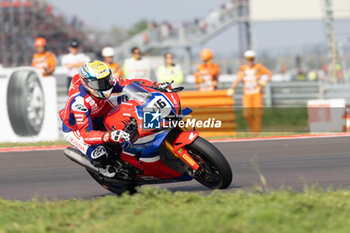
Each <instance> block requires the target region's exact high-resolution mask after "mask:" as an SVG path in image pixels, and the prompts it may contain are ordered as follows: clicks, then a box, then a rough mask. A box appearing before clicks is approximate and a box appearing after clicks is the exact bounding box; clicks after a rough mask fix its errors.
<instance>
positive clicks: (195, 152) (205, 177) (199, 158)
mask: <svg viewBox="0 0 350 233" xmlns="http://www.w3.org/2000/svg"><path fill="white" fill-rule="evenodd" d="M186 149H187V150H188V152H189V154H190V155H191V157H192V158H193V159H194V160H195V161H196V162H197V163H198V165H199V166H200V167H199V168H198V170H197V171H196V173H195V175H194V179H195V180H197V181H198V182H199V183H201V184H203V185H204V186H206V187H208V188H210V189H225V188H227V187H228V186H230V184H231V183H232V170H231V167H230V164H229V163H228V161H227V160H226V158H225V157H224V155H223V154H222V153H221V152H220V151H219V150H218V149H217V148H216V147H215V146H214V145H213V144H211V143H210V142H208V141H207V140H205V139H203V138H201V137H198V138H197V139H196V140H195V141H194V142H193V143H192V144H190V145H187V146H186Z"/></svg>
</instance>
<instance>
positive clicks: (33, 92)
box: [7, 70, 45, 136]
mask: <svg viewBox="0 0 350 233" xmlns="http://www.w3.org/2000/svg"><path fill="white" fill-rule="evenodd" d="M7 112H8V117H9V119H10V123H11V126H12V128H13V130H14V132H15V133H16V134H17V135H19V136H35V135H38V134H39V132H40V130H41V127H42V124H43V121H44V114H45V100H44V91H43V88H42V85H41V82H40V77H39V75H38V74H37V73H36V72H34V71H32V70H19V71H14V72H13V73H12V75H11V76H10V78H9V83H8V87H7Z"/></svg>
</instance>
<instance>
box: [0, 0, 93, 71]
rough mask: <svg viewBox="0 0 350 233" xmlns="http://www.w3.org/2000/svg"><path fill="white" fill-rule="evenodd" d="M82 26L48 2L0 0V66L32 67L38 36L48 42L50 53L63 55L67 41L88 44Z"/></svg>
mask: <svg viewBox="0 0 350 233" xmlns="http://www.w3.org/2000/svg"><path fill="white" fill-rule="evenodd" d="M82 24H83V23H82V21H80V20H79V19H77V18H76V17H74V18H73V19H71V20H70V22H69V21H68V20H67V19H66V18H65V17H64V16H63V14H60V13H57V12H56V10H55V8H54V7H53V6H52V5H50V4H47V3H45V1H39V0H0V64H2V65H3V66H19V65H28V64H30V61H31V56H32V52H33V41H34V39H35V38H36V37H38V36H42V37H45V38H46V39H47V40H48V49H49V50H52V51H53V52H54V53H55V54H62V53H63V52H65V51H66V47H67V41H68V40H70V39H72V38H77V39H80V40H81V41H85V38H86V34H85V33H84V31H83V30H82ZM86 49H89V48H86Z"/></svg>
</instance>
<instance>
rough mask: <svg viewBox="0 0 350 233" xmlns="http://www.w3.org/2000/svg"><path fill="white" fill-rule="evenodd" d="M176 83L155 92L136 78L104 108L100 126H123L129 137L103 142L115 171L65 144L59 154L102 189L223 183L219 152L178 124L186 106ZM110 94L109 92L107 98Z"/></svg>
mask: <svg viewBox="0 0 350 233" xmlns="http://www.w3.org/2000/svg"><path fill="white" fill-rule="evenodd" d="M181 90H183V88H182V87H178V88H173V89H172V90H171V91H169V92H161V91H159V90H158V89H156V88H153V87H147V86H145V85H142V84H141V83H140V82H132V83H131V84H129V85H126V86H125V87H124V88H123V93H122V95H123V96H124V97H126V100H127V101H125V102H123V103H121V104H120V105H116V107H115V108H114V109H113V110H112V111H110V112H109V113H108V115H107V116H106V117H105V119H104V126H105V128H106V130H116V129H123V130H124V131H126V132H128V133H129V134H130V135H131V143H130V144H129V145H128V146H127V148H124V149H122V146H121V145H120V144H110V143H108V144H105V147H106V149H107V153H108V154H109V155H114V157H115V158H116V164H115V166H116V169H117V175H116V176H115V177H113V178H107V177H105V176H103V175H102V174H100V172H99V170H98V168H96V167H94V166H93V165H92V164H91V163H90V161H89V160H88V159H87V157H86V156H85V155H83V154H82V153H81V152H79V151H78V150H77V149H75V148H71V147H68V148H66V149H65V151H64V154H65V155H66V156H67V157H68V158H69V159H71V160H72V161H74V162H76V163H78V164H80V165H82V166H83V167H85V168H86V170H87V172H88V173H89V174H90V175H91V176H92V177H93V178H94V179H95V181H97V182H98V183H99V184H100V185H101V186H103V187H104V188H105V189H107V190H109V191H111V192H113V193H116V194H121V193H123V192H125V191H129V192H130V193H134V192H136V190H137V189H136V188H137V187H138V186H141V185H145V184H159V183H170V182H181V181H190V180H192V179H195V180H196V181H198V182H199V183H201V184H202V185H204V186H206V187H208V188H210V189H225V188H227V187H228V186H229V185H230V184H231V182H232V170H231V167H230V165H229V163H228V162H227V160H226V159H225V157H224V156H223V154H222V153H221V152H220V151H219V150H218V149H217V148H216V147H215V146H214V145H213V144H211V143H210V142H208V141H207V140H205V139H203V138H201V137H200V136H199V133H198V132H196V131H194V130H188V129H186V128H185V127H184V124H183V123H182V124H181V121H183V119H184V117H185V116H187V115H189V114H190V113H191V112H192V110H191V109H189V108H185V109H182V108H181V103H180V98H179V95H178V92H179V91H181ZM112 99H113V98H112Z"/></svg>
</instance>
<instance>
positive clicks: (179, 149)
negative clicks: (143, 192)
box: [165, 132, 199, 171]
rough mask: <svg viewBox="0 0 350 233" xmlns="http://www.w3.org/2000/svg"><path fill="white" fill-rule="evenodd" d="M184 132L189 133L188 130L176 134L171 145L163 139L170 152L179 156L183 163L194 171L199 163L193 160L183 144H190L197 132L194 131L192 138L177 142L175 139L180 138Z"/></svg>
mask: <svg viewBox="0 0 350 233" xmlns="http://www.w3.org/2000/svg"><path fill="white" fill-rule="evenodd" d="M186 133H190V132H183V133H181V134H180V135H179V136H178V138H177V139H176V140H175V141H174V145H175V146H173V145H171V144H170V143H169V142H168V141H167V140H165V146H166V148H167V149H168V150H169V151H170V152H171V153H173V154H174V156H175V157H177V158H180V159H181V160H182V161H183V162H184V163H186V164H187V165H188V166H190V167H191V168H192V169H193V170H195V171H196V170H197V169H198V168H199V165H198V163H197V162H196V161H194V159H193V158H192V157H191V155H190V154H189V153H188V151H187V149H186V148H185V146H186V145H188V144H191V143H192V142H193V141H194V140H195V139H196V138H197V137H198V133H196V132H194V133H196V134H195V136H194V137H193V138H191V140H186V141H185V142H182V143H180V142H177V141H180V140H178V139H179V138H180V139H181V138H183V136H184V135H182V134H186ZM191 133H193V132H191ZM191 135H192V134H191ZM180 136H181V137H180ZM186 136H187V134H186Z"/></svg>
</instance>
